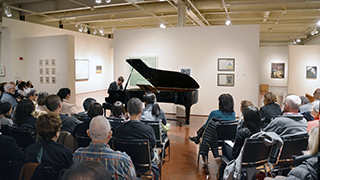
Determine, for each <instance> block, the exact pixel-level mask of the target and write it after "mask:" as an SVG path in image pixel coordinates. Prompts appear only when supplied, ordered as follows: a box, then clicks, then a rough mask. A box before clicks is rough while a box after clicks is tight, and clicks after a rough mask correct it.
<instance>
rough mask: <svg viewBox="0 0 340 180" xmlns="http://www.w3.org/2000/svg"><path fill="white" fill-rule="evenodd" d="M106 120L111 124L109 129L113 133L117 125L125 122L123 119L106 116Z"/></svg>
mask: <svg viewBox="0 0 340 180" xmlns="http://www.w3.org/2000/svg"><path fill="white" fill-rule="evenodd" d="M107 120H108V121H109V123H110V125H111V130H112V131H113V133H114V130H115V129H116V127H117V126H119V125H121V124H124V123H125V121H124V119H117V118H107ZM112 136H113V134H112Z"/></svg>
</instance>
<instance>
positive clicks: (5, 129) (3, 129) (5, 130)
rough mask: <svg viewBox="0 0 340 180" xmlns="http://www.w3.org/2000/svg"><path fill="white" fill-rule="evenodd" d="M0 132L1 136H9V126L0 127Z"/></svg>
mask: <svg viewBox="0 0 340 180" xmlns="http://www.w3.org/2000/svg"><path fill="white" fill-rule="evenodd" d="M0 132H1V134H2V135H5V136H11V134H10V132H9V125H1V129H0Z"/></svg>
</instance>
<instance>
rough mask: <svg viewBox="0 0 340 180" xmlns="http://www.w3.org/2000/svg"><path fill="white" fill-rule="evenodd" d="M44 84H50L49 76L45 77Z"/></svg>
mask: <svg viewBox="0 0 340 180" xmlns="http://www.w3.org/2000/svg"><path fill="white" fill-rule="evenodd" d="M45 83H46V84H50V76H45Z"/></svg>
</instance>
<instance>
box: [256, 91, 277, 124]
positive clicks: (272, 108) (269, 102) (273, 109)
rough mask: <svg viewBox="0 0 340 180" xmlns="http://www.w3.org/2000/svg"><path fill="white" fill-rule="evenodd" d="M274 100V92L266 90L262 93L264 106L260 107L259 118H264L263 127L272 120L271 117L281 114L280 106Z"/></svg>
mask: <svg viewBox="0 0 340 180" xmlns="http://www.w3.org/2000/svg"><path fill="white" fill-rule="evenodd" d="M276 102H277V98H276V95H275V94H274V93H272V92H267V93H266V94H265V95H264V99H263V103H264V106H262V107H261V108H260V114H261V118H262V119H264V121H263V123H262V127H263V128H265V127H266V126H267V125H268V124H269V123H270V122H271V121H272V119H274V118H276V117H277V116H279V115H281V107H280V106H279V105H278V104H277V103H276Z"/></svg>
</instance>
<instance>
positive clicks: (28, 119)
mask: <svg viewBox="0 0 340 180" xmlns="http://www.w3.org/2000/svg"><path fill="white" fill-rule="evenodd" d="M34 110H35V106H34V104H33V102H32V101H31V100H30V99H23V100H21V101H20V102H19V103H18V106H17V108H16V109H15V111H14V116H13V122H14V123H15V124H16V125H17V126H23V125H29V127H30V128H32V129H35V123H36V121H37V118H35V117H33V115H32V113H33V111H34Z"/></svg>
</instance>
